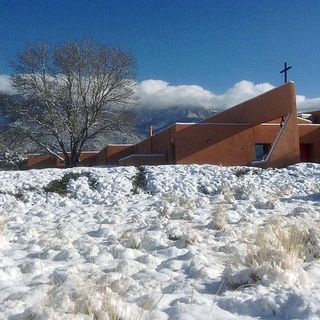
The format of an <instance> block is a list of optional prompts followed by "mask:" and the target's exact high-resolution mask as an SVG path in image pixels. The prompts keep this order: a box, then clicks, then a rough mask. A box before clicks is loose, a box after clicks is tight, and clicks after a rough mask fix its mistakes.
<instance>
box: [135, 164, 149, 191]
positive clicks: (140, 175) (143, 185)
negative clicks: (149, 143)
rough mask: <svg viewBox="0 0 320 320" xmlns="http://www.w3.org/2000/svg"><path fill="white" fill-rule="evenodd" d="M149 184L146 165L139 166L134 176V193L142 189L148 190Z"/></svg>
mask: <svg viewBox="0 0 320 320" xmlns="http://www.w3.org/2000/svg"><path fill="white" fill-rule="evenodd" d="M147 184H148V180H147V173H146V169H145V168H144V167H138V172H137V173H136V175H134V176H133V178H132V189H131V191H132V193H133V194H138V193H139V192H140V190H142V191H143V192H148V188H147Z"/></svg>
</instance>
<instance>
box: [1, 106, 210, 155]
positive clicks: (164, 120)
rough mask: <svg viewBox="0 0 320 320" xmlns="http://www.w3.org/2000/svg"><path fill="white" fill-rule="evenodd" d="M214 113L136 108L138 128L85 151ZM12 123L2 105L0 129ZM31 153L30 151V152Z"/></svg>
mask: <svg viewBox="0 0 320 320" xmlns="http://www.w3.org/2000/svg"><path fill="white" fill-rule="evenodd" d="M213 113H214V111H212V110H208V109H205V108H203V107H174V106H173V107H168V108H162V109H152V108H149V107H141V106H139V107H136V108H135V109H134V110H133V111H132V117H134V118H135V119H136V126H135V127H134V128H133V129H132V130H131V131H130V132H122V131H114V132H112V133H110V134H107V135H105V136H99V137H97V138H96V139H95V140H93V141H90V142H88V143H87V144H86V145H85V150H100V149H102V148H103V147H104V146H105V145H106V144H108V143H137V142H139V141H141V140H143V139H145V138H146V137H147V135H148V128H149V126H150V125H152V126H153V128H154V131H155V133H157V132H159V131H161V130H163V129H164V128H166V127H168V126H170V125H172V124H173V123H175V122H190V123H192V122H198V121H200V120H202V119H205V118H206V117H209V116H211V115H212V114H213ZM9 123H10V117H9V116H8V115H6V114H5V108H1V105H0V127H3V126H5V125H7V124H9ZM28 152H30V149H29V150H28Z"/></svg>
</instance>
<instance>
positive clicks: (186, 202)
mask: <svg viewBox="0 0 320 320" xmlns="http://www.w3.org/2000/svg"><path fill="white" fill-rule="evenodd" d="M196 207H197V204H196V203H195V202H194V200H192V199H191V198H188V197H182V196H176V195H174V194H166V195H164V196H163V197H162V200H161V202H160V207H159V218H160V219H162V218H165V219H172V220H191V219H192V217H193V212H194V210H195V209H196Z"/></svg>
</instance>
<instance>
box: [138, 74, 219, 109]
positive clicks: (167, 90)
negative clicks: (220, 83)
mask: <svg viewBox="0 0 320 320" xmlns="http://www.w3.org/2000/svg"><path fill="white" fill-rule="evenodd" d="M136 95H137V96H138V97H139V98H140V102H141V104H142V105H144V106H148V107H151V108H165V107H169V106H177V107H179V106H203V107H205V108H212V107H213V99H214V97H215V95H214V94H213V93H211V92H210V91H208V90H205V89H203V88H202V87H200V86H197V85H179V86H172V85H169V83H168V82H165V81H163V80H145V81H142V82H140V83H139V84H138V86H137V89H136Z"/></svg>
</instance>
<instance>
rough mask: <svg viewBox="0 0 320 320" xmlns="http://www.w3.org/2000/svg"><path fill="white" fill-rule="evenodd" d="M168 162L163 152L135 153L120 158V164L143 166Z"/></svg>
mask: <svg viewBox="0 0 320 320" xmlns="http://www.w3.org/2000/svg"><path fill="white" fill-rule="evenodd" d="M162 164H167V160H166V158H165V156H164V155H162V154H159V155H157V154H149V155H148V154H133V155H130V156H128V157H125V158H123V159H120V161H119V165H120V166H136V167H138V166H142V165H149V166H155V165H162Z"/></svg>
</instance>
